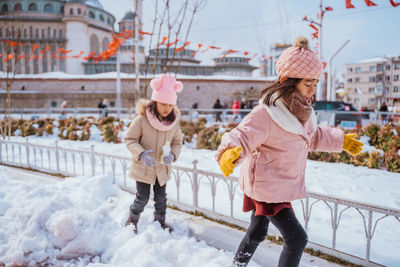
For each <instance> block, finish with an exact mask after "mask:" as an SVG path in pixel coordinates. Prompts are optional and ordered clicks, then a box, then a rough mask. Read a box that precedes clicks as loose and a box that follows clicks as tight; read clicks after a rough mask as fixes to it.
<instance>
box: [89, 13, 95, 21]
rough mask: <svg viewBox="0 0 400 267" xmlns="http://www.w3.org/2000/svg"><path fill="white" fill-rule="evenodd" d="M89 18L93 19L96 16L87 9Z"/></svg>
mask: <svg viewBox="0 0 400 267" xmlns="http://www.w3.org/2000/svg"><path fill="white" fill-rule="evenodd" d="M89 18H91V19H95V18H96V16H95V15H94V13H93V11H89Z"/></svg>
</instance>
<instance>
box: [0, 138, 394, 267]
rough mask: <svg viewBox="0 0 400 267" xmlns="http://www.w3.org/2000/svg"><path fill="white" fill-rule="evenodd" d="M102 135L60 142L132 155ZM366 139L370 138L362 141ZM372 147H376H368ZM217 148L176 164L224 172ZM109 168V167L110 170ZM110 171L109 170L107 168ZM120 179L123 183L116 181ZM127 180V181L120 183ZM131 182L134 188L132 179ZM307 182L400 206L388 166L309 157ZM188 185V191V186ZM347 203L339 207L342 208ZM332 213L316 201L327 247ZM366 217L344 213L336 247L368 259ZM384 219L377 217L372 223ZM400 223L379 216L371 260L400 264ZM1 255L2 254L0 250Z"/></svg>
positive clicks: (223, 198) (224, 203)
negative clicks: (312, 159) (381, 168)
mask: <svg viewBox="0 0 400 267" xmlns="http://www.w3.org/2000/svg"><path fill="white" fill-rule="evenodd" d="M100 139H101V137H99V136H98V135H97V134H96V135H93V137H92V138H91V140H90V141H86V142H79V141H68V140H65V141H59V142H58V145H59V146H60V147H67V148H75V149H87V150H88V149H90V146H92V145H93V146H94V150H95V151H97V152H103V153H110V154H115V155H122V156H127V157H130V153H129V151H128V150H127V149H126V147H125V145H124V144H107V143H102V142H99V141H100ZM12 140H18V141H25V140H26V139H25V138H22V137H13V138H12ZM56 140H57V138H55V137H53V136H48V137H30V138H29V142H32V143H36V144H46V145H52V144H54V142H55V141H56ZM362 141H363V142H367V140H365V139H362ZM366 149H368V150H371V149H372V148H371V147H368V146H366ZM214 153H215V152H214V151H210V150H198V149H193V144H191V145H185V146H184V147H183V150H182V154H181V156H180V158H179V160H178V161H177V163H176V165H177V166H186V167H193V164H192V161H193V160H197V161H198V165H197V168H198V169H201V170H205V171H210V172H216V173H220V171H219V167H218V165H217V163H216V162H215V160H214ZM106 170H107V168H106ZM108 170H109V169H108ZM239 170H240V168H236V169H235V170H234V174H233V175H234V176H238V175H239ZM117 183H118V181H117ZM120 183H122V182H120ZM127 183H128V184H127V185H128V187H129V186H133V187H134V183H133V182H132V181H130V180H128V181H127ZM200 183H201V184H200V196H199V205H200V207H204V208H208V209H210V208H211V207H212V201H211V199H212V198H211V195H210V190H209V188H210V185H209V183H208V182H207V180H206V179H203V180H201V181H200ZM221 184H223V183H219V185H218V186H217V190H218V193H217V198H216V201H215V209H216V211H217V212H219V213H221V214H224V215H228V216H229V215H230V209H229V205H230V202H229V196H228V193H227V189H226V188H225V187H224V186H223V185H222V186H221ZM306 184H307V189H308V191H311V192H316V193H321V194H327V195H332V196H336V197H340V198H345V199H349V200H353V201H358V202H365V203H369V204H373V205H379V206H386V207H389V208H392V209H398V210H400V192H399V190H398V188H399V185H400V174H398V173H392V172H388V171H385V170H376V169H368V168H366V167H356V166H353V165H348V164H344V163H326V162H317V161H308V163H307V169H306ZM185 188H186V190H185ZM189 188H190V181H189V180H188V179H186V180H185V179H182V181H181V190H180V200H181V201H182V202H185V203H188V204H191V203H192V193H191V189H189ZM167 192H168V198H170V199H176V196H177V193H176V186H175V182H174V181H173V180H172V181H170V182H169V184H168V187H167ZM242 198H243V195H242V193H241V192H240V189H238V188H236V191H235V198H234V203H233V204H234V217H235V218H239V219H242V220H245V221H248V219H249V214H248V213H243V212H241V205H242ZM127 205H128V204H127ZM293 206H294V208H295V212H296V214H297V217H298V219H299V220H300V221H302V210H301V203H300V202H299V201H294V202H293ZM342 209H343V207H340V206H339V212H340V211H341V210H342ZM330 216H331V213H330V210H329V208H327V207H326V205H325V204H324V203H323V202H319V203H316V204H315V205H314V206H313V210H312V213H311V221H310V223H309V237H310V238H309V239H310V240H311V241H314V242H317V243H320V244H322V245H326V246H330V245H331V242H332V228H331V218H330ZM363 216H364V218H363V217H362V215H361V214H360V213H359V212H358V211H357V210H355V209H350V210H347V211H345V212H343V214H342V216H341V221H340V224H339V229H338V234H337V240H336V246H337V249H339V250H342V251H346V252H349V253H351V254H354V255H357V256H360V257H364V256H365V250H366V244H365V243H366V241H365V240H366V239H365V230H364V221H363V220H364V219H366V220H368V217H367V214H363ZM379 218H380V217H377V216H375V217H374V218H373V223H375V222H376V221H377V220H378V219H379ZM399 233H400V223H399V221H398V220H396V219H395V218H393V217H390V218H383V219H382V220H379V222H378V224H377V227H376V231H375V232H374V236H373V239H372V245H371V251H372V252H371V260H373V261H376V262H379V263H381V264H385V265H387V266H399V265H400V260H399V259H398V258H397V257H396V255H397V252H398V251H399V250H400V235H399ZM0 254H1V253H0Z"/></svg>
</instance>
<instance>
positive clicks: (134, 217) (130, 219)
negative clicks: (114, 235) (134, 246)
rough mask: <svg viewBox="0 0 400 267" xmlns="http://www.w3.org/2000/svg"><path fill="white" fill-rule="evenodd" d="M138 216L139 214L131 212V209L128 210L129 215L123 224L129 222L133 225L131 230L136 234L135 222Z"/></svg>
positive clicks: (128, 223)
mask: <svg viewBox="0 0 400 267" xmlns="http://www.w3.org/2000/svg"><path fill="white" fill-rule="evenodd" d="M139 218H140V214H134V213H133V212H132V210H129V217H128V219H127V220H126V223H125V226H128V225H130V224H132V225H133V231H134V232H135V234H137V232H138V230H137V224H138V221H139Z"/></svg>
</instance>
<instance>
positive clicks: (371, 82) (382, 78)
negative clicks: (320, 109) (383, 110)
mask: <svg viewBox="0 0 400 267" xmlns="http://www.w3.org/2000/svg"><path fill="white" fill-rule="evenodd" d="M344 90H345V95H344V101H346V102H350V103H353V104H354V105H355V106H357V107H359V108H361V107H363V108H368V109H370V110H371V109H375V108H379V107H380V105H381V104H382V103H383V102H386V103H387V104H388V105H393V104H394V102H395V101H396V100H397V101H400V56H399V57H382V58H370V59H365V60H362V61H359V62H356V63H351V64H346V65H345V70H344Z"/></svg>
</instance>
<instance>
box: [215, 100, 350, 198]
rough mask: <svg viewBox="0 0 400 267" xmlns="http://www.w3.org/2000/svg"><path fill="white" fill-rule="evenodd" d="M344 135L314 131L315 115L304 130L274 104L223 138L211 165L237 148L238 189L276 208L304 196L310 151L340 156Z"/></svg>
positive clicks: (262, 107) (279, 104) (321, 129)
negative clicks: (337, 153) (226, 152)
mask: <svg viewBox="0 0 400 267" xmlns="http://www.w3.org/2000/svg"><path fill="white" fill-rule="evenodd" d="M343 140H344V132H343V131H342V130H340V129H336V128H332V127H322V126H317V121H316V115H315V113H314V111H313V112H312V115H311V116H310V118H309V119H308V121H307V122H306V123H305V124H304V125H303V124H301V123H300V122H299V120H298V119H297V118H296V117H295V116H294V115H293V114H292V113H291V112H290V111H289V110H288V108H287V107H286V106H285V104H283V102H282V101H281V100H280V99H278V100H277V102H276V106H273V105H271V106H266V105H264V104H260V105H258V106H257V107H255V108H254V109H253V110H252V112H251V113H250V114H248V115H247V116H246V117H245V118H244V119H243V121H242V122H241V123H240V124H239V125H238V126H237V127H236V128H235V129H233V130H232V131H231V132H230V133H226V134H224V136H223V137H222V142H221V145H220V146H219V147H218V150H217V154H216V160H217V161H218V162H219V160H220V157H221V156H222V153H223V152H224V151H225V150H227V149H229V148H232V147H236V146H242V148H243V150H242V153H241V156H240V157H239V159H238V160H237V164H240V163H241V164H242V165H241V170H240V176H239V178H240V187H241V188H242V190H243V192H244V193H245V194H246V195H247V196H249V197H251V198H252V199H255V200H257V201H262V202H267V203H280V202H287V201H292V200H295V199H299V198H304V197H306V188H305V182H304V174H305V169H306V162H307V153H308V151H309V150H318V151H326V152H340V151H342V148H343Z"/></svg>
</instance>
